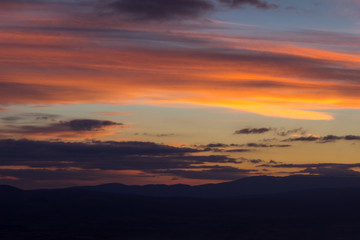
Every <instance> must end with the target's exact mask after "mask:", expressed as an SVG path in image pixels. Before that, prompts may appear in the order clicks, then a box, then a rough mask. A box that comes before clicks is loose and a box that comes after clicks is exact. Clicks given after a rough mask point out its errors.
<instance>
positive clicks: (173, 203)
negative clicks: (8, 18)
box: [0, 178, 360, 240]
mask: <svg viewBox="0 0 360 240" xmlns="http://www.w3.org/2000/svg"><path fill="white" fill-rule="evenodd" d="M244 181H248V183H246V184H244ZM249 181H250V183H249ZM264 181H265V182H266V183H267V184H269V182H270V183H271V182H272V181H275V183H271V184H270V185H271V186H272V188H271V187H270V186H267V188H264V190H263V191H260V190H259V191H258V192H257V193H256V194H250V193H249V191H250V192H251V191H253V190H251V188H250V187H249V184H250V185H251V186H252V187H256V185H257V184H260V183H261V182H262V184H261V186H264V183H263V182H264ZM284 181H285V182H286V183H285V184H284ZM289 181H290V182H289ZM304 181H308V179H305V180H304V179H302V178H300V179H295V180H294V179H290V180H289V179H287V178H277V179H275V180H274V179H272V178H269V179H264V178H262V179H261V178H252V180H242V181H240V182H239V181H236V182H233V183H232V185H231V184H230V186H229V184H228V185H225V186H223V187H222V188H219V186H218V185H207V186H205V189H207V190H202V191H203V194H204V196H205V197H203V198H201V197H199V196H192V197H191V196H188V195H189V194H190V193H188V194H186V192H191V194H195V191H193V187H189V186H184V185H180V186H179V185H177V186H172V187H168V186H147V187H138V188H137V190H136V191H137V195H135V194H134V193H133V194H130V193H129V191H130V192H131V191H134V190H133V189H134V187H132V188H131V187H127V186H124V185H116V184H113V185H104V186H98V187H80V188H69V189H56V190H35V191H34V190H33V191H23V190H20V189H17V188H13V187H10V186H0V239H1V240H18V239H24V240H25V239H26V240H32V239H37V240H42V239H46V240H58V239H68V240H73V239H84V240H85V239H89V240H90V239H104V240H106V239H109V240H110V239H111V240H112V239H131V240H135V239H139V240H140V239H141V240H152V239H156V240H162V239H174V240H176V239H181V240H182V239H189V240H192V239H197V240H201V239H207V240H212V239H214V240H215V239H216V240H231V239H239V240H250V239H251V240H257V239H258V240H270V239H274V240H282V239H291V240H296V239H299V240H300V239H301V240H304V239H317V240H322V239H325V240H329V239H330V240H332V239H339V240H340V239H341V240H344V239H345V240H347V239H357V240H358V239H360V185H359V186H357V184H358V182H359V179H350V180H349V179H347V180H346V179H345V180H344V179H338V182H342V181H345V183H344V182H343V183H341V184H339V185H336V184H335V185H334V184H332V185H330V186H326V182H329V181H330V182H331V181H334V179H333V180H331V179H327V180H326V179H322V180H321V181H322V182H323V183H322V184H320V185H316V183H315V182H316V181H320V180H319V179H315V180H312V181H315V182H314V184H312V185H309V183H308V182H306V184H304ZM350 182H351V183H350ZM291 184H292V185H293V188H294V189H295V191H289V190H288V188H289V187H290V185H291ZM324 184H325V185H324ZM220 186H221V185H220ZM284 186H287V187H284ZM314 186H315V187H316V186H317V187H319V186H323V188H314ZM334 186H335V187H334ZM246 188H248V191H246ZM260 188H261V187H260V186H259V188H258V189H260ZM270 188H271V191H270V190H269V189H270ZM129 189H130V190H129ZM131 189H132V190H131ZM144 189H145V190H144ZM151 189H153V191H151ZM169 189H170V190H169ZM174 189H182V191H183V192H181V191H180V190H178V191H175V190H174ZM184 189H187V190H184ZM214 189H215V190H214ZM224 189H226V191H231V192H232V193H229V192H227V194H225V193H224V192H223V193H222V194H221V193H220V192H219V191H224ZM231 189H232V190H231ZM239 189H242V191H240V190H239ZM142 191H143V192H142ZM179 191H180V192H181V194H180V192H179ZM197 191H200V190H199V188H197ZM126 192H127V193H126ZM141 192H142V194H141ZM206 192H207V194H208V195H207V194H206ZM151 193H153V194H151ZM210 193H211V194H213V195H211V194H210ZM150 195H157V196H150ZM159 195H162V196H159ZM164 195H166V196H164ZM174 195H176V196H174ZM181 195H183V196H181ZM222 196H225V197H222Z"/></svg>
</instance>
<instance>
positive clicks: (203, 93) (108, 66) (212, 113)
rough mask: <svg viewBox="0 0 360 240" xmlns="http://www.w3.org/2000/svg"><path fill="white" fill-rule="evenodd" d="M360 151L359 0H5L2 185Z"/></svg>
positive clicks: (136, 176) (262, 164)
mask: <svg viewBox="0 0 360 240" xmlns="http://www.w3.org/2000/svg"><path fill="white" fill-rule="evenodd" d="M359 156H360V1H358V0H303V1H298V0H81V1H80V0H79V1H75V0H0V184H11V185H13V186H18V187H22V188H30V189H31V188H42V187H65V186H73V185H95V184H102V183H109V182H118V183H124V184H131V185H138V184H158V183H161V184H178V183H183V184H192V185H195V184H204V183H217V182H223V181H230V180H235V179H239V178H243V177H247V176H259V175H271V176H288V175H296V174H306V175H308V174H313V175H327V176H328V175H331V176H357V175H360V157H359ZM358 171H359V172H358Z"/></svg>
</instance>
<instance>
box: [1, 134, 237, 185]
mask: <svg viewBox="0 0 360 240" xmlns="http://www.w3.org/2000/svg"><path fill="white" fill-rule="evenodd" d="M199 152H201V151H200V150H197V149H193V148H184V147H183V148H181V147H173V146H168V145H163V144H156V143H152V142H116V141H108V142H100V141H91V142H88V143H83V142H82V143H79V142H50V141H33V140H13V139H9V140H0V159H1V161H0V179H3V180H5V179H7V181H10V182H11V181H16V182H18V183H19V184H22V185H24V186H25V185H26V186H28V187H34V186H37V184H38V183H37V182H36V181H42V183H41V184H45V185H46V183H48V184H50V183H49V182H51V181H56V182H57V183H59V184H60V183H62V184H63V183H64V182H68V183H70V184H71V182H72V181H77V180H79V181H80V180H81V181H97V180H104V179H112V180H109V181H119V180H120V179H122V177H124V178H126V176H125V175H126V173H123V172H126V171H130V172H134V171H135V173H133V174H135V175H136V176H133V177H137V176H138V174H140V175H141V174H143V175H144V176H147V177H149V175H154V174H159V173H166V172H167V173H168V174H171V172H172V171H174V173H176V171H177V170H179V174H177V175H176V174H175V175H176V176H178V175H180V172H182V171H184V174H183V176H184V177H188V178H195V177H194V176H191V175H185V172H186V171H195V172H199V171H200V172H201V173H200V174H202V176H203V177H204V179H230V178H231V176H233V177H234V178H235V176H236V177H239V176H240V173H243V172H242V171H240V170H239V171H235V170H233V169H232V170H231V171H230V169H229V168H225V169H226V170H227V171H225V170H224V168H223V166H219V165H221V164H229V163H231V164H240V163H241V162H240V161H238V160H236V159H233V158H229V157H228V156H225V155H206V156H199V155H192V153H199ZM234 169H236V168H234ZM202 171H204V172H202ZM226 172H228V173H229V174H230V175H229V176H228V177H226ZM211 173H213V174H215V175H214V176H213V177H210V176H211ZM124 174H125V175H124ZM216 174H217V175H216ZM220 174H222V175H221V176H222V177H221V178H220ZM175 175H174V176H175ZM154 176H158V175H154ZM198 176H199V177H198V178H196V179H200V175H198ZM216 176H217V177H216ZM27 181H29V182H28V183H26V182H27ZM50 185H51V184H50ZM60 185H61V184H60Z"/></svg>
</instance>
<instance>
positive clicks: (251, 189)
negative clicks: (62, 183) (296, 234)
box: [71, 176, 360, 198]
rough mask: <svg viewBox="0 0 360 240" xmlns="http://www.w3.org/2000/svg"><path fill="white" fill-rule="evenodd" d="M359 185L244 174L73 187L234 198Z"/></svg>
mask: <svg viewBox="0 0 360 240" xmlns="http://www.w3.org/2000/svg"><path fill="white" fill-rule="evenodd" d="M357 187H360V177H323V176H289V177H271V176H258V177H248V178H243V179H239V180H235V181H231V182H224V183H218V184H205V185H198V186H189V185H183V184H177V185H144V186H129V185H124V184H118V183H109V184H103V185H98V186H82V187H72V188H71V189H83V190H91V191H99V192H107V193H114V194H122V195H141V196H149V197H195V198H233V197H243V196H249V195H266V194H277V193H285V192H291V191H302V190H312V189H340V188H357Z"/></svg>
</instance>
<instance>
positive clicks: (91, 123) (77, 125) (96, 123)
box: [58, 119, 123, 131]
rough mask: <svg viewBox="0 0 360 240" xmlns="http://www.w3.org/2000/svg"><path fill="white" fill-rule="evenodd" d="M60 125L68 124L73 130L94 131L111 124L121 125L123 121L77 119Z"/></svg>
mask: <svg viewBox="0 0 360 240" xmlns="http://www.w3.org/2000/svg"><path fill="white" fill-rule="evenodd" d="M58 125H59V126H67V127H69V128H70V129H71V130H73V131H93V130H99V129H102V128H104V127H109V126H116V125H118V126H121V125H123V124H122V123H116V122H113V121H102V120H95V119H75V120H71V121H68V122H66V121H64V122H60V123H59V124H58Z"/></svg>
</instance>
